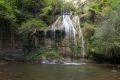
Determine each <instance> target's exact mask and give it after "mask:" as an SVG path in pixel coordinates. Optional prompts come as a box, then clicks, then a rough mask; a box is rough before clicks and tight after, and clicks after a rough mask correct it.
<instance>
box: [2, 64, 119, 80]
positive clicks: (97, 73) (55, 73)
mask: <svg viewBox="0 0 120 80" xmlns="http://www.w3.org/2000/svg"><path fill="white" fill-rule="evenodd" d="M112 69H113V68H112V67H109V66H104V65H98V64H84V65H45V64H40V65H36V64H7V65H1V66H0V80H120V71H119V70H117V71H112Z"/></svg>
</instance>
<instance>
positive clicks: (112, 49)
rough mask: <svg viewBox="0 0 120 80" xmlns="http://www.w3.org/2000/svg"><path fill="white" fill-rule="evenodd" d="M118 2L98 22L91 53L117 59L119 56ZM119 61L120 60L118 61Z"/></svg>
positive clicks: (119, 9) (119, 19)
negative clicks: (103, 18)
mask: <svg viewBox="0 0 120 80" xmlns="http://www.w3.org/2000/svg"><path fill="white" fill-rule="evenodd" d="M119 4H120V3H119V2H118V4H117V5H116V7H115V8H114V10H113V11H112V12H111V13H110V14H108V16H107V17H106V19H105V20H104V21H103V22H102V23H101V24H99V27H97V29H96V33H95V37H94V39H93V46H94V49H95V51H94V52H93V53H98V54H103V55H104V56H107V57H109V58H110V59H111V58H113V59H114V60H116V59H118V58H116V59H115V57H120V56H119V55H120V54H119V53H120V50H119V49H120V23H119V22H120V17H119V15H120V6H119ZM119 63H120V62H119Z"/></svg>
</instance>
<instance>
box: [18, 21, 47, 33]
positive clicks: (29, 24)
mask: <svg viewBox="0 0 120 80" xmlns="http://www.w3.org/2000/svg"><path fill="white" fill-rule="evenodd" d="M46 27H47V25H46V24H45V23H44V22H43V21H42V20H39V19H31V20H28V21H26V22H24V23H22V25H21V27H20V30H19V31H20V33H21V32H24V31H29V30H32V29H35V28H36V29H44V28H46Z"/></svg>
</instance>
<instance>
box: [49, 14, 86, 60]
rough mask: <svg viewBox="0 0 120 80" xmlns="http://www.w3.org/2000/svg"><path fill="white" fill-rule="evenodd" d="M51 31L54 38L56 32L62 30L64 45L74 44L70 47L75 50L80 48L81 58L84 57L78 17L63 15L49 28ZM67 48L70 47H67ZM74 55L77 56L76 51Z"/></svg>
mask: <svg viewBox="0 0 120 80" xmlns="http://www.w3.org/2000/svg"><path fill="white" fill-rule="evenodd" d="M50 29H51V31H54V36H55V35H56V34H55V31H56V30H63V31H65V33H66V35H65V39H64V42H67V43H66V44H74V45H73V46H72V47H73V48H75V50H77V47H78V46H80V47H81V51H80V52H79V53H81V57H82V58H84V56H85V45H84V38H83V33H82V29H81V27H80V18H79V16H70V15H63V16H60V17H59V18H58V19H57V20H56V21H55V23H53V25H51V26H50ZM66 44H65V45H66ZM69 47H71V46H70V45H69ZM75 53H77V54H78V52H77V51H75Z"/></svg>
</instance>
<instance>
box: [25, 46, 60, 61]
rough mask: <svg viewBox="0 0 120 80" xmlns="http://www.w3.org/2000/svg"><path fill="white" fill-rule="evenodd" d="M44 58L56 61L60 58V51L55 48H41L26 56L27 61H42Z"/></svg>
mask: <svg viewBox="0 0 120 80" xmlns="http://www.w3.org/2000/svg"><path fill="white" fill-rule="evenodd" d="M43 57H46V58H47V59H55V58H58V57H59V54H58V50H57V49H55V48H40V49H36V50H34V51H33V52H31V53H30V54H29V55H27V56H26V59H27V60H40V59H42V58H43Z"/></svg>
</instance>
